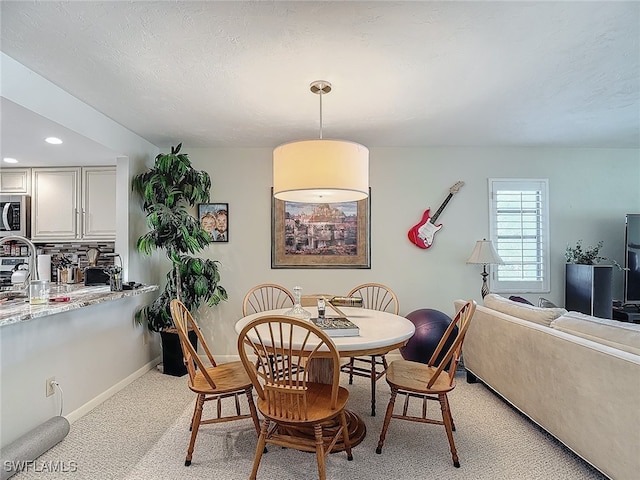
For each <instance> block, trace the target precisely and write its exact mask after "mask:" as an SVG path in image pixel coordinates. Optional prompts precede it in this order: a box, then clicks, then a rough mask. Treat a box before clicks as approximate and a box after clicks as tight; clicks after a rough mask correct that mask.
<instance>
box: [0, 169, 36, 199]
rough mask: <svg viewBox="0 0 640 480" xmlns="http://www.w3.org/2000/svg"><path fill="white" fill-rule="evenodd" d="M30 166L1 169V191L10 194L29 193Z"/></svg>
mask: <svg viewBox="0 0 640 480" xmlns="http://www.w3.org/2000/svg"><path fill="white" fill-rule="evenodd" d="M30 187H31V169H30V168H2V169H0V193H3V194H8V195H29V194H30V193H31V188H30Z"/></svg>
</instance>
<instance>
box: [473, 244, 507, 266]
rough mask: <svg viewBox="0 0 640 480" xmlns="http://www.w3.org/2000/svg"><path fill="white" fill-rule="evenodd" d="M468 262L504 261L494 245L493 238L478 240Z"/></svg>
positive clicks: (500, 262) (493, 262) (489, 262)
mask: <svg viewBox="0 0 640 480" xmlns="http://www.w3.org/2000/svg"><path fill="white" fill-rule="evenodd" d="M467 263H477V264H482V265H496V264H498V265H502V264H503V263H504V262H503V261H502V259H501V258H500V255H498V252H496V249H495V248H494V247H493V243H491V240H478V241H477V242H476V246H475V247H474V249H473V252H471V256H470V257H469V259H468V260H467Z"/></svg>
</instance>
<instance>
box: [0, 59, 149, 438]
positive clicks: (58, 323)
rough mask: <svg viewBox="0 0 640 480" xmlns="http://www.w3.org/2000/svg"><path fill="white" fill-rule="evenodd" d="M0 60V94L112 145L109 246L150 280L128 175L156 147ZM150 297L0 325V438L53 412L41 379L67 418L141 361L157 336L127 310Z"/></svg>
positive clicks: (135, 273)
mask: <svg viewBox="0 0 640 480" xmlns="http://www.w3.org/2000/svg"><path fill="white" fill-rule="evenodd" d="M0 61H1V62H2V71H1V74H2V82H1V85H2V96H3V97H6V98H8V99H10V100H11V101H13V102H15V103H17V104H19V105H22V106H24V107H26V108H29V109H30V110H32V111H34V112H36V113H38V114H39V115H42V116H44V117H46V118H49V119H51V120H53V121H55V122H57V123H59V124H61V125H63V126H65V127H67V128H70V129H72V130H75V131H77V132H78V133H81V134H83V135H84V136H86V137H87V138H90V139H92V140H94V141H96V142H98V143H100V144H102V145H104V146H105V147H107V148H109V149H111V150H113V151H114V152H117V154H116V155H117V162H114V163H117V178H118V185H117V188H116V194H117V202H118V204H117V218H116V221H117V230H118V233H117V240H116V249H117V251H118V252H119V253H120V254H121V255H122V256H123V260H124V263H125V267H126V272H127V273H128V276H129V279H135V280H138V281H143V282H146V283H158V281H159V277H158V275H159V274H160V273H161V272H160V270H159V269H158V267H157V263H158V262H157V260H156V259H154V258H144V257H141V256H140V255H139V254H138V253H137V252H136V251H135V241H136V239H137V236H139V235H140V234H141V233H142V232H144V231H145V223H144V217H143V215H142V212H141V209H140V207H139V206H138V204H137V202H134V201H132V198H131V188H130V181H131V178H132V176H133V175H135V174H136V173H139V172H140V171H142V170H143V169H144V168H145V167H146V166H149V165H151V164H152V162H153V158H154V157H155V155H156V154H157V152H158V149H157V148H156V147H155V146H154V145H152V144H150V143H149V142H147V141H146V140H144V139H142V138H140V137H138V136H137V135H135V134H133V133H132V132H131V131H129V130H127V129H126V128H124V127H123V126H122V125H119V124H117V123H115V122H114V121H113V120H111V119H109V118H108V117H106V116H105V115H103V114H101V113H100V112H98V111H96V110H95V109H93V108H91V107H89V106H88V105H86V104H84V103H83V102H81V101H80V100H78V99H77V98H75V97H72V96H71V95H69V94H68V93H67V92H65V91H64V90H62V89H60V88H59V87H57V86H56V85H54V84H52V83H50V82H49V81H47V80H46V79H44V78H43V77H41V76H40V75H37V74H36V73H34V72H32V71H30V70H29V69H27V68H25V67H24V66H23V65H21V64H20V63H18V62H16V61H15V60H13V59H12V58H10V57H8V56H7V55H5V54H3V53H0ZM114 160H115V158H114ZM153 298H154V297H153V294H147V295H144V296H141V297H136V298H135V299H129V300H120V301H116V302H109V303H107V304H105V305H97V306H93V307H88V308H83V309H81V310H78V311H76V312H69V313H67V314H58V315H53V316H51V317H45V318H40V319H34V320H30V321H27V322H22V323H20V324H17V325H9V326H5V327H0V348H1V360H2V363H1V364H0V386H1V399H2V403H1V405H0V406H1V417H0V418H1V422H2V423H1V425H0V432H1V437H0V442H1V443H0V444H1V445H2V446H4V445H6V444H7V443H9V442H11V441H13V440H14V439H15V438H17V437H19V436H20V435H22V434H24V433H26V432H27V431H28V430H30V429H31V428H33V427H35V426H36V425H38V424H40V423H42V422H43V421H45V420H47V419H48V418H50V417H51V416H53V415H57V414H58V405H59V395H56V396H53V397H48V398H46V397H45V391H44V388H45V379H46V378H48V377H50V376H55V377H56V378H57V380H58V381H59V382H60V385H61V386H62V388H63V390H64V391H65V410H64V412H63V413H64V415H69V414H71V419H72V420H73V419H74V418H75V417H74V415H75V416H77V415H80V414H82V413H84V412H86V409H87V408H90V407H91V406H95V404H96V402H99V401H102V400H104V399H105V398H106V396H108V395H110V394H112V393H113V391H114V390H113V389H114V386H116V388H119V387H120V386H122V385H123V382H124V383H126V382H128V381H131V379H132V378H133V377H134V376H135V375H137V374H139V372H140V371H141V370H144V369H145V368H149V364H150V362H151V360H152V359H154V358H156V357H157V356H158V354H159V342H158V339H157V338H155V337H152V338H151V341H148V340H149V339H148V335H147V334H146V332H145V329H144V328H143V327H141V326H139V325H136V324H135V323H134V321H133V316H134V312H135V311H136V310H137V308H138V307H139V306H140V305H143V304H146V303H148V302H150V301H151V300H152V299H153Z"/></svg>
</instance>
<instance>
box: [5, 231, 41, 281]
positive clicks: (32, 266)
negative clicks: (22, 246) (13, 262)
mask: <svg viewBox="0 0 640 480" xmlns="http://www.w3.org/2000/svg"><path fill="white" fill-rule="evenodd" d="M10 241H16V242H22V243H26V244H27V245H28V246H29V278H30V279H32V280H38V279H39V277H38V269H37V268H36V246H35V245H34V244H33V242H32V241H31V240H29V239H28V238H25V237H21V236H20V235H8V236H6V237H1V238H0V245H2V244H3V243H5V242H10ZM25 283H26V282H25Z"/></svg>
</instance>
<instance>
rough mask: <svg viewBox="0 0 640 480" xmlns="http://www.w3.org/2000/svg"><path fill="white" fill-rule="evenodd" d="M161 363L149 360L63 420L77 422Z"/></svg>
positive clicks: (157, 358)
mask: <svg viewBox="0 0 640 480" xmlns="http://www.w3.org/2000/svg"><path fill="white" fill-rule="evenodd" d="M161 361H162V358H161V357H159V356H158V357H156V358H154V359H153V360H151V361H150V362H149V363H147V364H146V365H144V366H143V367H141V368H139V369H138V370H136V371H135V372H133V373H132V374H131V375H129V376H128V377H126V378H124V379H123V380H121V381H120V382H118V383H116V384H115V385H114V386H113V387H111V388H109V389H107V390H105V391H104V392H102V393H101V394H100V395H98V396H97V397H95V398H92V399H91V400H89V401H88V402H87V403H85V404H84V405H82V406H81V407H80V408H77V409H76V410H74V411H73V412H71V413H69V414H67V415H65V418H66V419H67V420H69V423H73V422H75V421H76V420H78V419H79V418H81V417H83V416H84V415H86V414H87V413H89V412H90V411H91V410H93V409H94V408H95V407H97V406H98V405H100V404H101V403H102V402H104V401H105V400H106V399H107V398H109V397H111V396H112V395H114V394H116V393H117V392H119V391H120V390H122V389H123V388H124V387H126V386H127V385H129V384H130V383H131V382H133V381H134V380H136V379H138V378H140V377H141V376H142V375H144V374H145V373H147V372H148V371H149V370H151V369H152V368H155V366H156V365H157V364H158V363H160V362H161Z"/></svg>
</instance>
